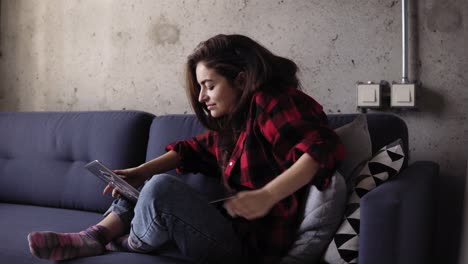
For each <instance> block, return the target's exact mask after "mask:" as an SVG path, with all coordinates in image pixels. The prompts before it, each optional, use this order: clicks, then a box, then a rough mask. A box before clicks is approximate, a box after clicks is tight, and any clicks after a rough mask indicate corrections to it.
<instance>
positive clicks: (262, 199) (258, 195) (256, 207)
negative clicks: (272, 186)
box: [224, 189, 277, 220]
mask: <svg viewBox="0 0 468 264" xmlns="http://www.w3.org/2000/svg"><path fill="white" fill-rule="evenodd" d="M276 202H277V201H276V199H275V197H274V195H272V194H271V193H270V192H268V191H267V190H265V189H258V190H254V191H243V192H239V193H237V194H236V195H235V196H234V197H233V198H231V199H229V200H227V201H226V202H225V203H224V207H225V208H226V210H227V211H228V213H229V214H230V215H231V216H232V217H236V216H240V217H244V218H245V219H248V220H253V219H256V218H260V217H263V216H265V215H266V214H267V213H268V212H269V211H270V209H271V208H272V207H273V206H274V205H275V204H276Z"/></svg>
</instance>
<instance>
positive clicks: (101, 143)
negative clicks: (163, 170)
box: [0, 111, 438, 264]
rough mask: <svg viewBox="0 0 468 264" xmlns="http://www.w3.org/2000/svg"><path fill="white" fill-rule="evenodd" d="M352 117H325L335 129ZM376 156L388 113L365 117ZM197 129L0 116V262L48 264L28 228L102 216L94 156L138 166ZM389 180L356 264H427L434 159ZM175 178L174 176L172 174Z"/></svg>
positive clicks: (146, 119) (366, 224)
mask: <svg viewBox="0 0 468 264" xmlns="http://www.w3.org/2000/svg"><path fill="white" fill-rule="evenodd" d="M354 117H355V114H346V115H331V116H329V119H330V123H331V125H332V126H333V127H339V126H341V125H344V124H346V123H348V122H350V121H352V120H353V119H354ZM368 125H369V131H370V134H371V140H372V144H373V150H374V151H376V150H378V149H379V148H380V147H382V146H384V145H385V144H386V143H389V142H391V141H393V140H395V139H397V138H402V139H403V142H404V144H405V151H406V152H408V132H407V128H406V125H405V123H404V122H403V121H402V120H401V119H399V118H398V117H396V116H393V115H388V114H369V115H368ZM202 131H203V129H202V127H201V126H200V124H199V123H198V122H197V121H196V119H195V118H194V116H192V115H166V116H160V117H155V116H154V115H152V114H150V113H145V112H139V111H98V112H29V113H28V112H15V113H8V112H4V113H0V263H15V264H23V263H24V264H26V263H27V264H31V263H50V262H48V261H44V260H39V259H36V258H34V257H33V256H31V254H30V253H29V249H28V243H27V240H26V236H27V234H28V233H29V232H31V231H37V230H51V231H57V232H75V231H80V230H82V229H84V228H86V227H88V226H90V225H92V224H95V223H96V222H98V221H99V220H100V219H101V218H102V213H103V212H104V211H105V210H106V209H107V207H108V206H109V205H110V203H111V202H112V198H111V197H109V196H102V195H101V191H102V188H103V187H104V184H103V183H102V182H100V181H99V180H98V179H97V178H96V177H94V176H92V175H91V174H90V173H89V172H87V171H86V170H85V169H84V167H83V165H84V164H86V163H87V162H89V161H91V160H94V159H99V160H101V161H103V162H104V163H105V164H107V165H109V166H110V167H111V168H126V167H130V166H135V165H138V164H140V163H142V162H144V161H145V160H149V159H152V158H154V157H156V156H158V155H160V154H162V153H163V152H164V146H165V145H166V144H167V143H169V142H172V141H174V140H177V139H183V138H188V137H190V136H192V135H194V134H197V133H200V132H202ZM404 167H405V168H404V169H403V171H402V172H401V173H400V174H399V175H398V176H397V177H395V178H392V179H391V180H389V181H388V182H386V183H384V184H382V185H380V186H379V187H377V188H376V189H374V190H373V191H372V192H370V193H369V194H368V195H366V196H365V197H364V198H363V200H362V205H361V208H362V209H361V210H362V211H361V237H360V239H361V240H360V247H359V255H360V263H392V264H394V263H412V264H415V263H430V260H431V256H430V252H431V248H432V244H433V243H432V240H431V239H432V237H433V235H432V234H433V231H432V230H433V226H434V225H433V224H434V223H433V219H435V217H434V213H435V211H434V202H433V199H434V198H433V197H434V196H433V195H432V191H433V187H434V186H433V184H434V182H435V177H437V175H438V166H437V164H435V163H432V162H416V163H414V164H411V165H410V166H408V164H405V165H404ZM171 173H174V174H175V172H171ZM181 177H182V178H183V179H184V180H185V181H187V182H188V183H189V184H190V185H192V186H193V187H194V188H196V189H198V190H199V191H200V192H202V193H205V194H206V195H207V196H213V197H217V183H216V181H213V180H212V179H209V178H206V177H204V176H203V175H200V174H190V175H184V176H181ZM64 263H75V264H78V263H86V264H92V263H99V264H106V263H109V264H111V263H112V264H119V263H139V264H145V263H153V264H155V263H187V261H186V260H184V259H183V257H181V256H179V255H178V253H177V249H176V248H174V247H170V246H168V248H167V249H165V250H162V253H161V255H144V254H136V253H124V252H109V253H107V254H104V255H101V256H96V257H89V258H81V259H75V260H70V261H65V262H64Z"/></svg>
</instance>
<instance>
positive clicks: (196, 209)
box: [106, 174, 242, 263]
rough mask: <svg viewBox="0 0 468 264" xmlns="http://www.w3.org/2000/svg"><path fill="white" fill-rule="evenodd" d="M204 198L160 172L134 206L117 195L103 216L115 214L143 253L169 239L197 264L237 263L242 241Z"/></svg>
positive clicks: (153, 249) (164, 244) (230, 225)
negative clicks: (117, 198) (127, 228)
mask: <svg viewBox="0 0 468 264" xmlns="http://www.w3.org/2000/svg"><path fill="white" fill-rule="evenodd" d="M208 202H209V201H208V200H207V198H206V197H204V196H203V195H201V194H200V193H198V192H197V191H196V190H194V189H192V188H191V187H190V186H188V185H187V184H186V183H184V182H182V181H181V180H180V179H178V178H177V177H174V176H171V175H168V174H160V175H155V176H153V178H151V179H150V180H148V181H147V182H146V183H145V185H144V186H143V188H142V189H141V192H140V196H139V198H138V202H137V204H136V205H132V204H131V203H129V202H127V201H125V200H123V199H119V200H116V201H115V202H114V203H113V204H112V206H111V207H110V208H109V210H108V211H107V212H106V215H107V214H109V213H110V212H113V213H115V214H117V215H118V216H119V217H120V219H121V220H122V221H123V222H124V224H126V225H128V226H129V227H130V236H129V239H131V243H132V244H133V245H136V246H137V247H138V250H141V251H143V252H155V251H158V250H160V249H161V248H164V247H165V246H167V245H168V244H170V243H173V244H175V245H176V246H177V248H178V249H179V251H180V252H181V253H182V254H183V255H184V256H185V257H187V258H189V259H191V260H192V261H195V262H196V263H230V261H232V263H240V262H239V261H241V260H240V259H239V258H241V255H242V244H241V241H240V239H239V237H238V236H237V235H236V232H235V230H234V228H233V223H232V221H231V220H230V219H229V218H228V217H225V216H224V215H223V214H222V213H221V211H220V210H219V209H218V208H216V207H215V206H214V205H211V204H209V203H208Z"/></svg>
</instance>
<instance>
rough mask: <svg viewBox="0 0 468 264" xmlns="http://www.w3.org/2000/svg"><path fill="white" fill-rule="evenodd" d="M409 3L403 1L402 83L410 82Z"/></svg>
mask: <svg viewBox="0 0 468 264" xmlns="http://www.w3.org/2000/svg"><path fill="white" fill-rule="evenodd" d="M407 9H408V4H407V1H406V0H402V1H401V53H402V76H401V83H408V82H409V81H408V26H407V23H408V12H407V11H408V10H407Z"/></svg>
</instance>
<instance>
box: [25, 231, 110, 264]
mask: <svg viewBox="0 0 468 264" xmlns="http://www.w3.org/2000/svg"><path fill="white" fill-rule="evenodd" d="M108 236H109V230H108V229H107V228H105V227H103V226H100V225H94V226H91V227H89V228H88V229H86V230H84V231H81V232H79V233H54V232H32V233H30V234H29V235H28V241H29V250H30V251H31V253H32V254H33V255H34V256H36V257H38V258H42V259H49V260H55V261H58V260H65V259H72V258H76V257H86V256H96V255H100V254H102V253H104V251H105V248H104V245H105V244H107V243H108V242H109V240H110V239H109V238H108Z"/></svg>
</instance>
